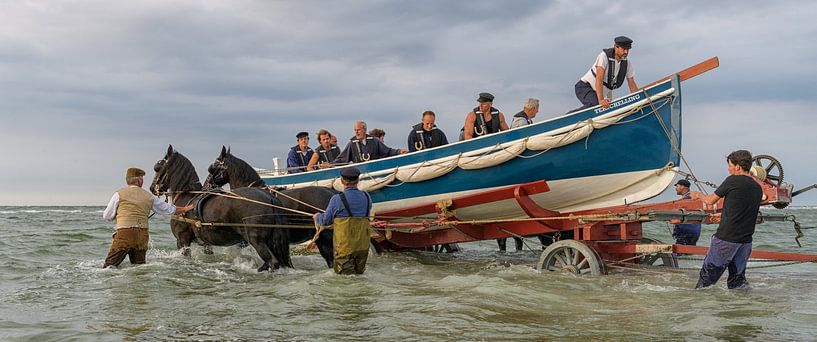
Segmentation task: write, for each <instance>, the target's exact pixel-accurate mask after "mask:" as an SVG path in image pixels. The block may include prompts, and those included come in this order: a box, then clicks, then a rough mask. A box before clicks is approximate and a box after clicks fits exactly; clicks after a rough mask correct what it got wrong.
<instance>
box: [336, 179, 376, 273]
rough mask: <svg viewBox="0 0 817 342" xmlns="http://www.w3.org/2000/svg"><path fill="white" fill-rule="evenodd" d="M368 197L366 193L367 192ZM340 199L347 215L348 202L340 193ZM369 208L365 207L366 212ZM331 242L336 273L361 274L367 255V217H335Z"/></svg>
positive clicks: (368, 242)
mask: <svg viewBox="0 0 817 342" xmlns="http://www.w3.org/2000/svg"><path fill="white" fill-rule="evenodd" d="M367 197H368V194H367ZM340 200H341V201H342V202H343V207H344V208H345V209H346V212H347V213H349V215H352V211H351V210H350V209H349V202H348V201H347V200H346V196H344V194H343V193H340ZM369 209H370V208H367V210H366V211H367V212H368V211H369ZM332 227H333V229H332V230H333V234H332V244H333V247H334V256H335V260H334V264H333V265H332V266H333V267H332V268H333V269H334V270H335V273H337V274H363V271H365V270H366V260H367V259H368V257H369V244H370V233H369V229H370V227H371V224H370V223H369V218H368V217H336V218H335V219H334V221H333V222H332Z"/></svg>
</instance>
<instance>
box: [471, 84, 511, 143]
mask: <svg viewBox="0 0 817 342" xmlns="http://www.w3.org/2000/svg"><path fill="white" fill-rule="evenodd" d="M477 102H479V106H477V107H476V108H474V109H473V110H472V111H471V112H469V113H468V114H467V115H465V125H464V126H463V128H462V136H461V139H460V140H468V139H472V138H476V137H481V136H483V135H487V134H491V133H496V132H499V131H506V130H508V124H507V123H505V115H504V114H502V112H500V111H499V109H496V108H494V107H493V103H494V96H493V95H491V94H489V93H479V98H477Z"/></svg>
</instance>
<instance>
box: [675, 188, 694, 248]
mask: <svg viewBox="0 0 817 342" xmlns="http://www.w3.org/2000/svg"><path fill="white" fill-rule="evenodd" d="M689 186H690V183H689V181H688V180H686V179H680V180H678V182H677V183H675V193H676V194H678V195H681V199H685V200H686V199H692V196H691V193H690V191H689ZM700 236H701V224H700V223H679V224H676V225H675V227H674V228H673V229H672V237H674V238H675V244H678V245H690V246H695V245H696V244H697V243H698V238H699V237H700Z"/></svg>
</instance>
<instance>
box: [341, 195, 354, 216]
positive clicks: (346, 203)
mask: <svg viewBox="0 0 817 342" xmlns="http://www.w3.org/2000/svg"><path fill="white" fill-rule="evenodd" d="M340 200H341V202H343V207H344V208H346V213H348V214H349V217H352V216H353V215H352V209H349V201H347V200H346V196H345V195H344V194H343V193H342V192H341V193H340Z"/></svg>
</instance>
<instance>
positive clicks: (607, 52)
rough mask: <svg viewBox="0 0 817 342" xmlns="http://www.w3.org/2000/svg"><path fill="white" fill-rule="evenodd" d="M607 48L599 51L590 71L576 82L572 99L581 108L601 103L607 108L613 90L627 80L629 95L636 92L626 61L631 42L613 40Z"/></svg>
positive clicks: (630, 67) (618, 39) (630, 69)
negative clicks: (573, 98) (576, 100)
mask: <svg viewBox="0 0 817 342" xmlns="http://www.w3.org/2000/svg"><path fill="white" fill-rule="evenodd" d="M613 42H614V45H613V47H612V48H610V49H603V50H602V51H601V53H599V55H598V56H597V57H596V62H595V63H593V66H591V67H590V70H588V71H587V73H585V74H584V76H582V78H581V79H580V80H579V82H577V83H576V86H575V88H576V97H577V98H579V101H581V102H582V105H583V106H582V107H581V109H584V108H589V107H593V106H596V105H599V104H601V106H602V107H604V108H609V107H610V100H611V99H612V98H613V89H618V88H619V87H621V86H622V85H623V84H624V79H625V78H626V79H627V85H628V86H629V87H630V92H633V93H634V92H636V91H638V86H637V85H636V84H635V80H634V79H633V76H634V73H633V66H632V64H630V62H629V60H627V56H628V55H629V54H630V48H631V47H632V46H633V41H632V39H630V38H627V37H625V36H619V37H616V38H615V39H614V40H613Z"/></svg>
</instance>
